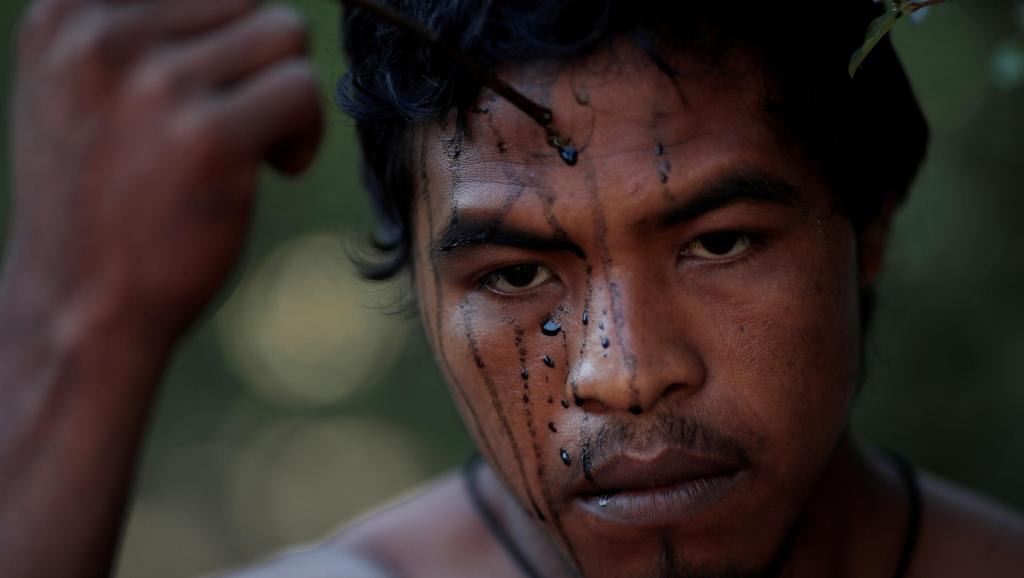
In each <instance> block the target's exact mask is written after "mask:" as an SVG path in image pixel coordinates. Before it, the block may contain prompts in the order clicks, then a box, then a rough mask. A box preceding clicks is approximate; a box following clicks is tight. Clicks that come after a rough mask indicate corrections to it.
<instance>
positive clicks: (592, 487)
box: [575, 446, 747, 527]
mask: <svg viewBox="0 0 1024 578" xmlns="http://www.w3.org/2000/svg"><path fill="white" fill-rule="evenodd" d="M746 467H747V464H746V462H745V461H744V460H742V459H741V458H740V457H738V456H737V457H733V456H717V455H707V454H703V453H698V452H694V451H692V450H689V449H687V448H682V447H673V446H665V447H661V448H658V449H657V450H655V451H653V452H645V453H644V454H635V453H629V452H625V453H620V454H617V455H613V456H609V457H608V458H607V459H604V460H602V461H599V462H598V463H596V464H595V465H594V467H593V468H592V470H591V477H592V480H583V481H581V482H580V483H579V484H577V487H576V492H575V495H576V502H577V504H578V505H579V506H580V507H581V508H582V509H583V510H584V511H585V512H587V513H588V514H590V515H592V516H594V517H597V518H600V519H602V520H604V521H606V522H610V523H613V524H625V525H630V526H642V527H665V526H676V525H681V524H686V523H687V522H688V521H691V520H692V518H694V517H695V516H696V515H697V514H699V513H700V512H703V511H704V510H706V509H708V508H710V507H712V506H714V505H715V504H717V503H718V502H720V501H722V500H723V499H724V498H725V497H726V495H727V494H728V493H729V491H730V490H731V489H732V488H733V486H734V485H735V484H736V482H737V481H738V480H739V479H740V477H741V474H742V472H743V471H744V470H745V468H746Z"/></svg>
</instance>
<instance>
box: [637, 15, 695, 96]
mask: <svg viewBox="0 0 1024 578" xmlns="http://www.w3.org/2000/svg"><path fill="white" fill-rule="evenodd" d="M630 40H631V41H632V42H633V45H634V46H636V47H637V48H639V49H640V50H641V51H642V52H643V53H644V56H646V57H647V60H648V61H650V63H651V64H653V65H654V67H655V68H657V69H658V72H660V73H661V74H662V75H664V77H665V78H666V79H667V80H668V81H669V82H670V83H672V87H673V88H674V89H675V92H676V96H678V97H679V102H680V103H682V105H683V106H684V107H686V108H689V107H690V101H689V99H687V98H686V90H685V89H684V88H683V74H682V73H681V72H680V71H679V70H678V69H677V68H676V67H674V66H672V65H671V64H669V63H668V61H666V60H665V58H664V57H663V56H662V55H661V53H660V52H658V48H657V47H656V46H655V45H654V41H653V39H651V37H650V36H648V35H647V34H645V33H644V32H643V31H642V30H637V31H635V32H633V33H632V34H630Z"/></svg>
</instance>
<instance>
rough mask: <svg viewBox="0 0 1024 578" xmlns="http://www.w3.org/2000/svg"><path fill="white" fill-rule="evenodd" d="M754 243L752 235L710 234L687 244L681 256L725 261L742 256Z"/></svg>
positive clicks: (723, 232) (730, 232) (736, 232)
mask: <svg viewBox="0 0 1024 578" xmlns="http://www.w3.org/2000/svg"><path fill="white" fill-rule="evenodd" d="M752 241H753V239H751V236H750V235H748V234H746V233H741V232H739V231H721V232H717V233H708V234H707V235H701V236H700V237H697V238H696V239H694V240H692V241H690V242H689V243H687V244H686V246H685V247H683V250H682V251H680V256H682V257H696V258H697V259H707V260H709V261H725V260H728V259H732V258H734V257H738V256H739V255H742V254H743V253H744V252H746V251H747V249H749V248H750V245H751V243H752Z"/></svg>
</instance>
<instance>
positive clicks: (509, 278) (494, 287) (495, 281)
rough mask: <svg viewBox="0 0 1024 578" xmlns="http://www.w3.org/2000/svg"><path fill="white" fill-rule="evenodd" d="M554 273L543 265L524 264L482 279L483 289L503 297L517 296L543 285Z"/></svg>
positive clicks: (506, 268) (498, 271) (500, 270)
mask: <svg viewBox="0 0 1024 578" xmlns="http://www.w3.org/2000/svg"><path fill="white" fill-rule="evenodd" d="M553 275H554V273H552V272H551V269H548V268H547V267H545V266H543V265H537V264H524V265H513V266H511V267H505V268H504V269H498V270H497V271H494V272H493V273H491V274H489V275H487V277H485V278H484V282H483V285H484V287H486V288H488V289H490V290H491V291H494V292H495V293H502V294H505V295H518V294H520V293H525V292H527V291H529V290H531V289H534V288H535V287H539V286H540V285H543V284H544V283H545V282H546V281H547V280H548V279H550V278H551V277H552V276H553Z"/></svg>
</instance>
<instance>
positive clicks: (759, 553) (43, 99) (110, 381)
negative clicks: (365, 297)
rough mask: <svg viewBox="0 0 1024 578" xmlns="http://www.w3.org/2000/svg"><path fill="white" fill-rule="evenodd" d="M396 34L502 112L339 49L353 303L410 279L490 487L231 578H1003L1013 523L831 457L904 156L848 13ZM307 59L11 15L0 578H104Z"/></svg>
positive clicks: (364, 21) (447, 485)
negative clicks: (353, 149) (373, 254)
mask: <svg viewBox="0 0 1024 578" xmlns="http://www.w3.org/2000/svg"><path fill="white" fill-rule="evenodd" d="M398 4H399V5H400V7H401V8H402V10H403V11H404V12H405V13H406V14H407V15H408V16H410V17H412V18H414V19H415V20H418V21H420V22H423V23H425V24H427V25H428V26H430V27H431V28H432V29H433V30H435V31H436V32H437V34H438V36H439V37H440V38H441V39H442V41H443V42H446V43H448V44H449V45H455V46H459V47H461V48H462V49H464V50H466V51H467V52H470V53H471V54H473V55H474V56H476V57H478V58H480V59H481V60H482V61H483V62H484V63H485V65H486V66H487V67H488V69H489V70H493V71H495V72H496V73H497V76H498V78H499V79H500V80H501V81H502V82H504V83H507V84H508V85H509V86H510V87H511V90H512V91H513V92H509V90H506V89H505V88H502V86H503V85H501V84H500V83H496V82H494V80H493V79H490V78H486V74H485V75H483V76H482V77H481V76H479V75H474V74H470V72H468V71H467V69H466V68H465V67H462V66H456V65H454V64H452V61H451V59H450V58H449V57H447V56H446V55H445V53H443V52H442V51H440V50H439V49H438V47H437V45H434V44H427V43H425V42H423V41H422V40H421V39H419V38H418V37H416V36H415V35H412V34H411V33H409V32H407V31H406V29H405V28H403V27H396V26H394V25H392V24H389V23H387V22H384V21H382V20H380V17H379V15H377V14H376V13H372V12H367V11H358V10H356V11H351V12H349V13H348V14H347V16H346V19H345V22H344V34H345V42H346V48H347V51H348V53H349V57H350V59H351V68H350V70H349V72H348V74H347V75H346V77H345V79H343V81H342V82H341V84H340V85H339V91H338V95H339V101H340V102H341V103H342V105H343V106H344V107H345V108H346V110H347V111H349V112H350V113H351V114H352V115H353V116H354V117H355V118H356V120H357V123H358V124H357V126H358V129H359V133H360V139H361V144H362V146H363V152H364V158H365V161H366V162H365V171H366V175H365V176H366V181H367V186H368V188H369V190H370V192H371V195H373V196H374V198H375V200H376V201H377V204H378V206H379V207H380V209H381V211H380V212H381V216H382V219H383V220H382V229H381V234H380V235H378V236H377V241H378V245H379V246H380V247H381V248H382V249H384V250H385V255H384V256H383V259H382V260H380V261H377V262H375V263H369V264H366V270H367V273H368V274H369V275H370V276H372V277H376V278H384V277H388V276H390V275H392V274H394V273H396V272H397V271H398V270H400V269H401V268H403V267H405V266H407V265H408V266H409V267H411V275H412V279H413V280H414V281H415V286H416V296H417V302H418V304H419V307H420V309H421V311H422V318H423V322H424V326H425V328H426V330H427V334H428V336H429V338H430V340H431V343H432V345H433V347H434V350H435V352H436V354H437V359H438V362H439V364H440V365H441V367H442V369H443V371H444V373H445V374H446V377H447V380H448V383H449V385H450V388H451V390H452V393H453V396H454V398H455V400H456V402H457V404H458V406H459V409H460V411H461V413H462V415H463V417H464V418H465V421H466V424H467V426H468V429H469V430H470V432H471V433H472V435H473V436H474V437H475V439H476V440H477V442H478V444H479V446H480V449H481V453H482V455H483V458H484V459H483V460H482V461H479V462H477V463H475V464H473V465H471V466H470V467H468V468H467V469H466V470H465V471H464V472H462V473H460V474H453V475H452V476H450V477H448V478H446V479H443V480H441V481H440V482H438V483H437V484H436V485H435V486H433V487H432V488H430V489H428V490H426V491H425V492H423V493H422V494H420V495H418V496H416V497H413V498H411V499H409V500H407V501H405V502H403V503H401V504H398V505H396V506H394V507H392V508H389V509H388V510H386V511H383V512H381V513H379V514H376V515H374V516H372V517H370V518H368V519H366V520H365V521H363V522H360V523H357V524H356V525H354V526H353V527H352V528H350V529H349V530H347V531H346V532H344V533H343V534H342V535H341V536H339V537H338V538H336V539H334V540H332V541H330V542H328V543H326V544H324V545H323V546H321V547H318V548H316V549H314V550H310V551H306V552H303V553H299V554H293V555H290V556H285V557H282V558H280V559H278V560H276V561H272V562H270V563H268V564H265V565H263V566H260V567H258V568H254V569H252V570H248V571H245V572H243V573H242V575H244V576H279V575H294V576H347V577H363V576H365V577H382V576H383V577H389V576H399V577H400V576H509V577H514V576H586V577H588V578H597V577H610V576H629V577H634V576H635V577H676V576H704V577H725V576H771V575H782V576H793V577H803V576H851V577H874V576H878V577H889V576H911V577H918V576H920V577H924V576H928V577H933V576H975V575H977V576H1019V575H1020V574H1021V572H1022V570H1024V523H1022V521H1021V520H1020V518H1019V517H1018V516H1016V515H1015V514H1012V513H1009V512H1007V511H1006V510H1004V509H1002V508H1001V507H999V506H995V505H992V504H989V503H988V502H986V501H984V500H983V499H981V498H978V497H976V496H973V495H971V494H970V493H968V492H966V491H964V490H961V489H958V488H955V487H953V486H951V485H949V484H947V483H945V482H942V481H941V480H938V479H936V478H933V477H931V476H928V475H925V474H921V475H917V474H915V472H914V471H913V469H912V468H910V467H909V466H907V465H906V464H905V463H904V462H902V460H900V459H899V458H898V457H895V456H891V455H888V454H884V453H882V452H880V451H878V450H875V449H872V448H867V447H864V446H863V445H861V444H860V443H858V442H857V440H856V438H855V436H854V435H853V434H852V432H850V431H849V427H848V421H849V411H850V406H851V403H852V401H853V399H854V397H855V395H856V392H857V388H858V383H859V375H860V371H861V367H860V365H861V362H860V359H861V356H860V350H861V346H860V342H861V337H862V335H863V332H864V328H865V324H866V323H867V320H868V318H869V316H870V307H869V305H870V287H871V283H872V281H873V279H874V277H875V275H876V274H877V271H878V269H879V264H880V263H881V261H882V258H883V254H884V249H885V242H884V241H885V237H886V233H887V228H888V222H889V218H890V216H891V213H892V211H893V208H894V207H895V205H896V204H897V203H898V201H899V200H900V199H901V198H902V196H903V195H904V194H905V192H906V190H907V187H908V186H909V184H910V182H911V180H912V179H913V176H914V173H915V172H916V167H917V165H918V163H919V161H920V159H921V157H922V156H923V154H924V148H925V141H926V132H927V131H926V128H925V126H924V124H923V120H922V119H921V117H920V112H919V111H918V109H917V106H916V103H915V101H914V99H913V96H912V94H911V92H910V90H909V87H908V86H907V83H906V79H905V77H904V76H903V73H902V70H901V69H900V67H899V64H898V62H897V61H896V59H895V56H894V54H893V53H892V51H891V47H889V46H888V45H885V44H883V45H881V46H880V47H879V48H878V49H876V53H875V54H873V55H872V57H871V58H870V59H869V60H868V62H867V63H866V64H865V67H864V69H863V70H861V71H860V73H858V76H857V79H856V80H849V78H848V77H847V76H846V68H845V64H846V60H845V59H846V58H848V56H849V53H850V52H851V51H852V49H853V48H855V47H856V45H857V44H858V40H859V39H860V38H861V37H862V34H863V31H864V30H865V29H866V27H867V23H868V21H869V20H870V18H871V16H873V15H874V12H875V10H873V4H872V3H871V2H868V1H867V0H864V1H863V2H862V1H860V0H849V1H846V2H842V3H837V4H838V5H837V6H836V7H835V12H834V14H832V15H827V16H826V15H823V14H815V15H814V18H812V17H811V15H810V14H807V13H806V11H807V7H798V6H783V5H772V6H766V5H765V4H768V3H759V4H758V3H751V4H740V5H734V4H732V3H730V4H729V5H728V6H704V5H703V4H711V3H701V4H693V5H691V4H690V3H681V2H646V1H641V0H635V1H633V2H629V3H621V2H614V1H608V2H582V3H581V2H571V1H557V0H550V1H543V0H538V1H537V2H534V3H531V4H530V5H529V6H527V5H524V3H490V2H487V3H481V4H477V3H470V2H460V1H457V0H436V1H429V2H428V1H424V2H403V3H398ZM172 6H173V7H172ZM302 50H303V42H302V33H301V28H300V27H299V26H298V24H297V23H296V21H295V19H294V17H293V16H292V15H291V13H289V12H285V11H281V10H280V9H276V8H267V7H261V8H255V7H253V6H251V5H249V3H247V2H243V1H237V2H230V1H226V2H218V3H213V2H199V1H187V2H181V1H175V2H173V3H172V2H170V1H169V0H154V1H152V2H146V3H142V2H138V3H133V2H120V3H103V2H99V1H95V0H93V1H89V0H40V1H38V2H37V3H36V4H34V5H33V7H32V9H31V11H30V12H29V15H28V17H27V18H26V20H25V23H24V25H23V35H22V38H21V41H20V53H21V55H20V61H19V73H18V79H17V82H18V90H17V93H16V96H15V101H14V110H15V116H14V118H15V123H16V125H15V134H14V143H15V149H14V150H15V162H14V166H15V167H16V170H17V175H16V182H15V200H16V207H15V208H16V210H17V215H16V220H15V222H14V231H13V233H12V238H11V243H10V246H9V249H8V257H7V261H6V264H5V271H4V276H3V285H2V293H0V318H2V319H3V322H2V324H0V327H2V336H0V356H2V357H0V359H2V363H0V395H2V396H3V397H2V399H3V404H2V408H3V409H2V411H3V412H4V419H3V420H0V423H2V425H0V432H2V436H0V444H2V445H0V472H2V477H0V480H2V481H0V484H2V486H0V500H2V502H0V504H2V505H0V570H2V572H0V573H2V574H3V575H5V576H6V575H13V576H78V575H82V576H85V575H102V574H104V573H106V572H107V571H108V570H109V564H110V558H111V555H112V552H113V547H114V543H115V538H116V534H117V528H118V526H119V524H120V520H121V514H122V509H123V505H124V499H125V494H126V487H127V485H128V480H129V479H130V473H131V467H132V464H133V461H134V458H135V451H136V445H137V440H138V436H139V433H140V431H141V430H142V428H143V426H144V423H145V418H146V415H147V411H148V409H149V406H150V403H151V397H152V393H153V390H154V387H155V383H156V381H157V379H158V376H159V374H160V371H161V368H162V366H163V363H164V361H165V360H166V358H167V356H168V354H169V353H170V351H171V349H172V347H173V344H174V341H175V339H176V338H177V337H178V336H179V335H180V333H181V331H182V329H183V328H184V327H185V326H186V325H187V324H188V323H189V321H191V320H192V319H193V318H194V317H195V316H196V314H197V312H198V311H199V310H200V309H201V308H202V306H203V304H204V303H205V302H206V300H207V299H208V298H209V296H210V295H211V293H212V292H213V291H214V290H215V288H216V287H217V285H218V284H219V282H220V281H221V280H222V279H223V277H224V275H225V273H226V271H227V270H228V269H229V268H230V265H231V263H232V261H233V259H234V257H235V255H236V253H237V250H238V247H239V246H240V244H241V239H242V236H243V233H244V230H245V226H246V224H247V222H248V211H249V206H250V203H251V199H252V188H253V176H254V173H255V170H256V168H257V166H258V164H259V162H260V161H261V159H264V158H270V159H271V160H272V161H274V162H276V163H277V165H278V166H281V167H282V168H285V169H288V170H300V169H301V168H302V167H303V166H305V164H306V162H308V159H309V158H310V156H311V152H312V150H313V149H314V148H315V143H316V139H317V135H318V127H319V122H318V113H317V107H316V104H315V91H314V89H313V81H312V78H311V75H310V74H309V70H308V68H307V67H306V65H305V64H303V63H302V61H301V59H300V55H301V54H302ZM484 85H486V86H484ZM495 87H498V88H495ZM496 91H497V92H496ZM510 94H511V95H512V96H511V97H510V96H509V95H510ZM516 95H519V96H521V97H522V96H524V95H525V97H524V98H523V99H517V98H516ZM509 98H513V99H515V100H509ZM513 102H515V105H514V104H513ZM530 102H533V103H534V106H535V107H536V106H538V105H536V103H540V105H539V107H542V108H546V109H548V110H549V111H550V113H551V117H552V119H553V120H552V122H550V123H547V119H546V117H544V116H543V115H540V116H539V117H538V115H536V114H533V115H532V116H531V114H527V112H532V113H536V112H537V108H531V105H530ZM524 109H525V111H524ZM538 120H540V121H541V122H537V121H538ZM873 123H877V124H873ZM542 125H547V126H542ZM876 126H886V127H889V131H888V132H886V133H885V134H884V136H880V135H879V132H878V131H877V130H876V129H875V128H874V127H876ZM892 151H898V152H899V154H891V153H892ZM142 193H144V194H142ZM353 467H363V466H361V465H353ZM54 553H59V555H55V554H54Z"/></svg>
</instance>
